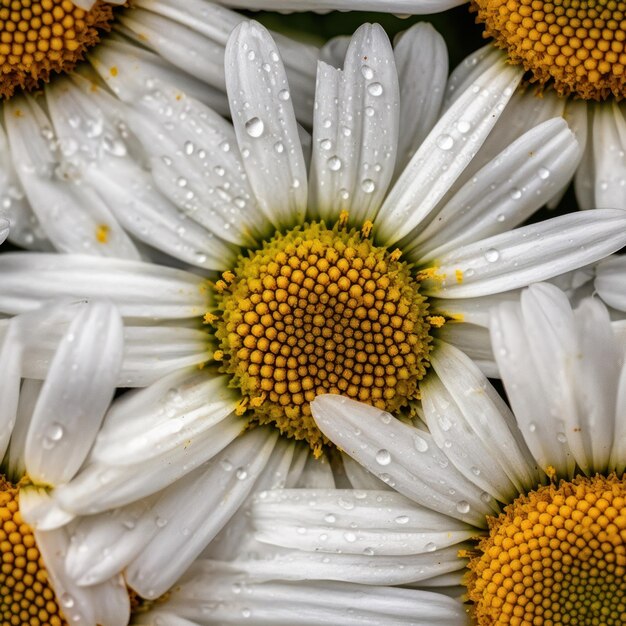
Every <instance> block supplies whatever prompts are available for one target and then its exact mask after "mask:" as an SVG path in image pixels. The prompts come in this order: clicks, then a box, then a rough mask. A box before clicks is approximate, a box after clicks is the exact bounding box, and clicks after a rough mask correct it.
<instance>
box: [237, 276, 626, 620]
mask: <svg viewBox="0 0 626 626" xmlns="http://www.w3.org/2000/svg"><path fill="white" fill-rule="evenodd" d="M492 319H493V324H492V338H493V343H494V353H495V355H496V360H497V362H498V365H499V367H500V370H501V375H502V380H503V382H504V386H505V388H506V391H507V394H508V398H509V400H510V402H511V406H512V408H513V413H511V411H510V410H509V409H508V408H507V406H506V405H505V404H504V402H503V401H502V399H501V398H500V397H499V396H498V394H497V393H496V391H495V390H494V389H493V388H492V387H491V386H490V385H489V383H488V382H487V380H486V379H485V378H484V377H483V376H482V375H481V374H480V372H479V371H478V370H477V368H476V366H475V365H473V364H472V363H471V362H470V361H469V360H468V359H467V358H466V357H464V356H463V354H462V353H460V352H459V351H458V350H456V349H454V348H452V347H446V348H445V349H442V350H440V351H439V352H438V353H437V354H436V356H434V357H433V363H432V364H433V368H434V369H435V370H436V372H437V374H438V378H435V377H433V378H432V379H430V378H429V379H428V380H427V381H425V383H424V384H423V385H422V409H423V413H422V415H421V417H422V419H423V424H422V425H419V426H417V427H416V426H413V425H410V424H407V423H402V422H400V421H399V420H395V419H393V418H392V416H391V415H389V414H388V413H385V412H380V411H377V410H375V409H373V408H372V407H369V406H366V405H364V404H359V403H357V402H355V401H353V400H350V399H347V398H342V397H339V396H331V395H326V396H322V397H319V398H317V399H316V400H315V401H314V402H313V414H314V416H315V418H316V421H317V423H318V424H319V426H320V428H321V429H322V431H323V432H324V433H325V434H326V435H327V436H328V437H329V438H330V439H332V440H333V442H334V443H335V444H336V445H337V446H339V447H341V448H342V449H343V450H344V451H345V452H346V453H347V454H349V455H350V456H352V457H353V458H354V459H355V460H356V461H358V462H359V463H361V464H362V465H363V466H364V468H366V469H367V470H369V471H370V472H371V473H372V475H373V476H372V479H373V480H375V478H374V477H376V478H377V479H378V480H380V481H382V483H384V484H385V485H386V486H387V489H388V487H393V489H394V490H395V491H397V492H399V493H395V492H393V491H388V490H385V491H381V490H380V489H379V490H376V485H375V484H372V485H371V487H370V488H369V489H368V490H358V489H357V490H341V489H339V490H337V489H313V490H279V491H268V492H265V493H262V494H260V495H259V497H258V498H257V500H256V502H255V504H254V507H253V517H252V521H253V525H254V527H255V528H256V531H257V533H256V538H257V539H258V540H259V541H261V542H263V543H265V544H266V545H267V549H266V550H260V551H256V552H250V554H248V555H247V556H246V555H240V557H239V558H238V559H237V560H235V561H234V562H232V563H230V564H229V565H228V567H229V568H230V570H231V572H233V573H234V572H237V573H238V574H239V576H240V583H241V586H242V595H243V596H244V597H245V590H246V585H247V584H248V583H250V585H251V588H252V589H254V588H255V586H256V585H257V584H258V583H259V582H260V581H268V580H277V581H283V582H282V583H280V584H284V581H301V582H300V583H299V585H300V586H301V587H306V582H305V581H307V580H308V581H313V582H309V584H310V585H311V587H310V592H311V593H313V590H314V589H315V588H316V586H317V585H318V584H319V583H318V582H317V581H319V580H338V581H342V582H344V583H352V584H355V583H359V584H361V585H362V586H361V591H362V594H363V598H364V599H363V606H367V598H368V595H369V592H370V591H369V590H370V589H371V587H369V585H381V584H387V585H411V586H418V587H420V588H429V589H431V591H437V589H436V588H437V587H444V588H445V587H449V586H451V585H452V588H451V589H449V590H448V591H446V593H445V595H440V596H439V601H440V602H448V601H449V595H450V590H453V589H455V588H457V589H459V591H460V592H461V593H458V592H454V591H453V592H452V595H453V596H457V595H458V596H461V595H462V597H460V599H459V601H458V604H457V607H458V610H465V611H467V612H468V613H469V616H470V617H471V623H473V624H476V625H479V626H482V625H486V624H515V625H518V626H519V625H531V624H532V625H534V624H546V625H548V624H553V625H556V624H568V623H572V624H594V623H599V624H600V623H601V624H606V625H610V626H617V625H618V624H623V623H624V620H625V619H626V604H625V596H624V589H625V588H626V587H625V583H626V552H625V546H626V534H625V529H626V475H625V474H624V471H625V469H626V413H625V412H624V411H625V410H626V366H625V364H624V363H625V356H626V342H625V341H623V340H621V339H620V338H619V336H618V334H617V332H616V329H617V326H616V325H615V324H612V323H611V322H610V319H609V316H608V313H607V310H606V308H605V307H604V306H603V305H602V304H601V302H600V301H599V300H597V299H586V300H584V301H583V302H582V303H581V305H580V306H579V307H578V308H577V309H576V310H574V311H573V310H572V309H571V307H570V304H569V302H568V300H567V297H566V296H565V294H563V292H561V291H560V290H559V289H558V288H556V287H554V286H552V285H547V284H538V285H534V286H531V287H530V288H529V289H528V290H526V291H524V292H523V293H522V296H521V301H520V302H519V303H506V304H503V305H501V306H500V307H498V308H496V309H494V315H493V318H492ZM618 324H620V323H618ZM400 494H403V495H400ZM272 547H273V548H274V549H273V550H272V549H271V548H272ZM294 584H295V583H294ZM460 585H462V587H461V588H459V586H460ZM373 594H374V596H375V595H376V591H373ZM319 603H320V610H321V611H323V610H324V607H325V604H324V599H323V598H320V599H319ZM433 606H437V602H436V601H435V602H434V604H433ZM338 623H341V621H339V622H338ZM418 623H421V622H420V621H419V619H418ZM426 623H429V622H426ZM432 623H441V624H446V625H449V626H457V625H458V624H460V623H464V621H463V620H462V619H461V618H459V617H458V616H454V617H452V616H450V617H447V618H444V619H442V620H441V621H440V622H432Z"/></svg>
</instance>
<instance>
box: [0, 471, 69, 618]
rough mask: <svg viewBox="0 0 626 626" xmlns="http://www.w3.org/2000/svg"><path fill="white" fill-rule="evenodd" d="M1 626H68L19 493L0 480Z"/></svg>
mask: <svg viewBox="0 0 626 626" xmlns="http://www.w3.org/2000/svg"><path fill="white" fill-rule="evenodd" d="M0 552H1V553H2V569H1V572H0V626H66V624H67V622H66V621H65V620H64V619H63V616H62V615H61V611H60V609H59V605H58V602H57V600H56V597H55V594H54V591H53V590H52V587H51V586H50V582H49V580H48V573H47V571H46V567H45V565H44V563H43V560H42V558H41V555H40V554H39V550H38V549H37V545H36V543H35V537H34V535H33V531H32V529H31V527H30V526H29V525H28V524H26V523H24V521H23V520H22V516H21V514H20V511H19V507H18V490H17V489H16V488H15V487H13V486H12V485H11V484H10V483H7V482H6V481H4V479H0Z"/></svg>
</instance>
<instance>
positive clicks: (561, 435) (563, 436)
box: [556, 433, 567, 443]
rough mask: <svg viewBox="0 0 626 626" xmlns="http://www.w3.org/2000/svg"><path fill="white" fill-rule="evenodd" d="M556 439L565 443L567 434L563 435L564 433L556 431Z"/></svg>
mask: <svg viewBox="0 0 626 626" xmlns="http://www.w3.org/2000/svg"><path fill="white" fill-rule="evenodd" d="M556 440H557V441H558V442H559V443H565V442H566V441H567V436H566V435H565V433H557V434H556Z"/></svg>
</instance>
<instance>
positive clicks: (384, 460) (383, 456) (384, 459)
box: [376, 449, 391, 465]
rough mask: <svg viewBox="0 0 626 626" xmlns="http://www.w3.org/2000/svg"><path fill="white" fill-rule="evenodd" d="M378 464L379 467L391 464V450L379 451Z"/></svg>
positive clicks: (377, 455)
mask: <svg viewBox="0 0 626 626" xmlns="http://www.w3.org/2000/svg"><path fill="white" fill-rule="evenodd" d="M376 462H377V463H378V464H379V465H389V463H391V454H389V450H385V449H382V450H379V451H378V452H377V453H376Z"/></svg>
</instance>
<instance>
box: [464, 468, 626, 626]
mask: <svg viewBox="0 0 626 626" xmlns="http://www.w3.org/2000/svg"><path fill="white" fill-rule="evenodd" d="M489 527H490V530H489V535H488V536H487V537H485V538H484V539H482V540H481V542H480V544H479V546H478V547H479V551H478V555H477V556H475V557H474V558H473V559H472V560H471V561H470V564H469V568H470V572H469V576H468V596H469V599H470V600H471V601H472V602H473V603H474V605H473V608H472V610H473V612H474V615H475V619H476V623H477V624H478V625H479V626H487V625H492V624H493V625H495V624H498V625H504V624H507V625H509V626H561V625H563V624H571V625H574V624H577V625H581V626H582V625H585V626H623V625H624V624H626V477H622V478H621V479H618V478H617V477H616V476H615V475H612V476H609V477H608V478H607V477H603V476H595V477H593V478H586V477H579V478H577V479H575V480H573V481H572V482H561V484H560V485H558V486H556V485H550V486H546V487H540V488H539V489H538V490H537V491H533V492H531V493H530V494H528V495H527V496H520V497H519V498H518V499H517V500H515V501H514V502H513V503H512V504H510V505H509V506H508V507H506V509H505V510H504V512H503V513H502V514H501V515H500V516H499V517H497V518H492V519H491V520H490V524H489Z"/></svg>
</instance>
